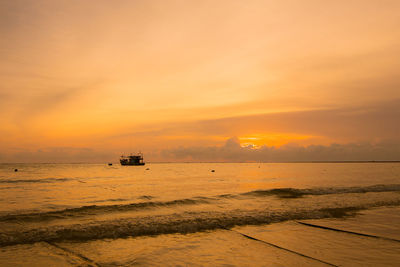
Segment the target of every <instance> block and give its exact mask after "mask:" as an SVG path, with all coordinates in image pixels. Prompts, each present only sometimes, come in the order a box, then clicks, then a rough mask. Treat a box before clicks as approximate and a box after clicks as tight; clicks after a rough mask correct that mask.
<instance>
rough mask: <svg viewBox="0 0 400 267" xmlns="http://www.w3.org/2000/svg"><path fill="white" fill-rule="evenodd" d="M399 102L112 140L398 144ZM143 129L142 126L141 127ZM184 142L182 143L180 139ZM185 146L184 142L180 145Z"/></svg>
mask: <svg viewBox="0 0 400 267" xmlns="http://www.w3.org/2000/svg"><path fill="white" fill-rule="evenodd" d="M399 106H400V99H394V100H392V101H386V102H381V103H377V104H369V105H363V106H357V107H351V108H348V107H347V108H336V109H320V110H307V111H293V112H279V113H266V114H254V115H247V116H235V117H226V118H221V119H212V120H200V121H194V122H181V123H178V122H177V123H169V124H168V125H167V124H164V125H161V124H159V125H158V128H156V127H154V129H153V130H149V131H138V132H132V133H129V134H125V135H120V136H115V137H114V138H121V136H124V137H135V138H140V139H141V141H143V140H145V139H146V138H147V139H157V138H162V137H163V136H191V137H192V139H193V140H199V139H204V138H207V137H212V136H220V137H225V138H228V137H229V136H239V137H240V136H245V135H252V134H266V135H267V134H272V133H285V134H287V133H290V134H299V135H309V136H319V137H324V138H326V139H327V140H334V142H338V143H349V142H371V143H374V142H379V141H381V140H398V141H400V136H399V135H398V133H399V132H400V121H399V118H400V109H399V108H398V107H399ZM143 129H145V127H143ZM182 142H184V140H182ZM182 145H185V143H182Z"/></svg>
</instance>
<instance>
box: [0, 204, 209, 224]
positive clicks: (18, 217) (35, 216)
mask: <svg viewBox="0 0 400 267" xmlns="http://www.w3.org/2000/svg"><path fill="white" fill-rule="evenodd" d="M114 201H116V200H114ZM210 201H211V199H210V200H208V199H207V198H201V199H200V198H199V199H177V200H172V201H165V202H161V201H158V202H157V201H151V202H140V203H131V204H119V205H102V206H97V205H90V206H82V207H79V208H70V209H64V210H57V211H49V212H36V213H27V214H15V215H5V216H0V221H27V222H31V221H46V220H51V219H64V218H71V217H80V216H87V215H94V214H101V213H110V212H126V211H135V210H142V209H149V208H162V207H170V206H178V205H197V204H207V203H210Z"/></svg>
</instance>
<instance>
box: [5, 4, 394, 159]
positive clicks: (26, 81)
mask: <svg viewBox="0 0 400 267" xmlns="http://www.w3.org/2000/svg"><path fill="white" fill-rule="evenodd" d="M399 14H400V1H397V0H393V1H391V0H382V1H366V0H360V1H354V0H349V1H317V0H315V1H313V0H305V1H294V0H293V1H288V0H283V1H267V0H265V1H231V0H230V1H169V0H167V1H164V0H163V1H161V0H160V1H151V0H149V1H122V0H119V1H108V0H107V1H106V0H104V1H103V0H92V1H90V0H88V1H77V0H76V1H74V0H72V1H71V0H68V1H67V0H65V1H63V0H60V1H52V0H48V1H42V0H32V1H29V0H28V1H22V0H16V1H14V0H9V1H2V2H1V3H0V20H1V23H0V36H1V39H2V41H1V42H0V59H1V60H0V76H1V79H0V162H13V161H26V162H31V161H40V162H52V161H65V162H68V161H74V162H76V161H91V162H101V161H103V160H113V159H114V158H115V157H117V156H118V155H119V154H120V153H123V152H131V151H132V152H135V151H137V150H142V151H144V152H145V153H146V154H147V155H148V157H149V158H150V160H153V161H164V160H168V161H169V160H172V161H175V160H177V161H179V160H187V159H188V158H181V159H180V158H176V159H175V158H173V159H171V158H170V157H172V156H171V154H168V153H162V152H163V151H164V152H165V151H167V152H168V151H169V150H171V151H172V150H174V149H177V148H180V149H182V148H187V149H190V148H193V147H196V148H202V147H203V148H212V147H219V148H221V147H223V146H225V142H226V141H227V140H228V139H230V138H232V137H236V138H237V139H235V140H236V142H239V143H240V144H241V145H242V146H248V145H254V147H253V150H254V149H259V148H260V147H263V146H267V147H270V146H275V147H281V146H285V145H287V144H289V145H295V144H297V145H298V146H310V145H322V146H326V147H328V146H330V145H331V144H341V145H347V144H350V143H357V144H359V143H368V144H371V145H376V144H381V143H382V142H389V143H390V144H393V143H396V144H397V143H400V137H399V133H400V128H399V126H397V124H400V119H399V118H400V117H399V115H400V111H399V106H400V78H399V77H400V73H399V69H400V16H399ZM232 140H233V139H232ZM391 146H392V145H391ZM399 152H400V151H399ZM62 155H65V157H63V156H62ZM163 155H164V156H163ZM383 155H384V153H383ZM373 157H374V154H373V152H371V158H373ZM388 157H389V156H388ZM391 157H392V156H391ZM391 157H389V158H391ZM398 159H400V158H398ZM202 160H207V158H203V159H202ZM210 160H212V159H210ZM222 160H223V159H222ZM299 160H301V159H299Z"/></svg>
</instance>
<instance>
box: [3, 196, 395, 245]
mask: <svg viewBox="0 0 400 267" xmlns="http://www.w3.org/2000/svg"><path fill="white" fill-rule="evenodd" d="M390 205H396V206H398V205H400V201H392V202H379V203H375V204H372V205H369V206H363V205H360V206H347V207H340V208H324V209H314V210H312V209H306V208H304V209H303V210H298V209H296V210H293V211H286V212H282V211H281V212H279V211H267V210H263V211H237V210H235V211H230V212H185V213H181V214H173V215H156V216H146V217H136V218H129V219H126V218H124V219H115V220H108V221H95V222H91V223H80V224H68V225H57V226H48V227H41V228H36V229H30V230H24V231H9V232H7V233H0V247H2V246H9V245H17V244H29V243H36V242H63V241H64V242H65V241H72V242H83V241H89V240H96V239H107V238H110V239H116V238H125V237H137V236H151V235H163V234H176V233H180V234H187V233H195V232H200V231H208V230H216V229H229V228H232V227H234V226H242V225H260V224H270V223H277V222H283V221H288V220H304V219H322V218H337V217H344V216H350V215H354V214H355V213H357V212H358V211H360V210H363V209H367V208H371V207H379V206H390Z"/></svg>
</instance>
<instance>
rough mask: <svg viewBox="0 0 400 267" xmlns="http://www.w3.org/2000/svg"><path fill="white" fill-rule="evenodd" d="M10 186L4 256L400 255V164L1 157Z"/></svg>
mask: <svg viewBox="0 0 400 267" xmlns="http://www.w3.org/2000/svg"><path fill="white" fill-rule="evenodd" d="M14 169H18V172H14ZM0 191H1V197H0V229H1V230H0V265H1V266H44V265H48V266H71V265H72V266H136V265H139V266H396V265H397V263H398V262H399V260H400V256H399V255H400V227H399V225H400V212H399V211H400V207H399V206H400V205H399V204H400V164H399V163H150V164H146V166H120V165H119V164H118V165H117V164H114V165H112V166H108V165H107V164H0Z"/></svg>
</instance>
